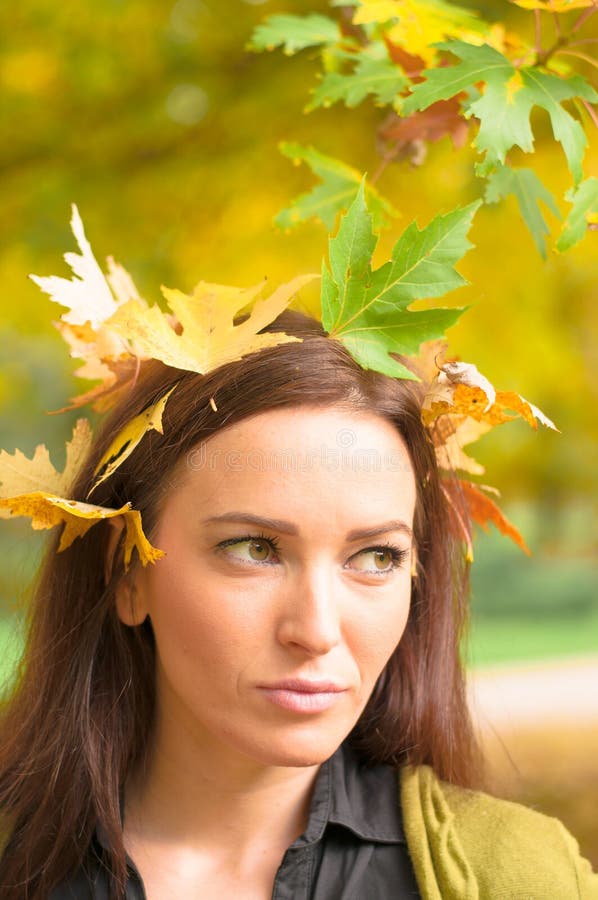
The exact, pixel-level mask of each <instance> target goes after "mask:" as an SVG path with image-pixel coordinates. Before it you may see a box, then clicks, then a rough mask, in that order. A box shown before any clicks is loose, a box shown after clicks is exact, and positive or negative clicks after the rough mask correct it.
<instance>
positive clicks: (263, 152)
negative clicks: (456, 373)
mask: <svg viewBox="0 0 598 900" xmlns="http://www.w3.org/2000/svg"><path fill="white" fill-rule="evenodd" d="M282 6H283V4H282V2H281V0H267V2H262V3H260V2H256V0H247V2H244V0H228V3H227V4H226V9H223V7H222V4H218V3H217V2H216V0H176V2H166V3H165V2H157V0H106V2H104V3H102V4H101V5H100V6H98V4H94V3H92V2H91V0H76V2H74V0H65V2H63V3H60V4H56V3H51V2H50V0H22V2H21V3H20V4H19V5H18V6H17V7H14V6H12V7H10V6H9V5H7V4H4V5H3V6H2V8H0V122H1V123H2V125H1V126H0V127H2V129H3V140H2V141H0V168H1V171H2V199H3V215H2V216H1V217H0V279H1V281H2V301H1V302H2V316H1V319H0V446H1V447H4V448H5V449H7V450H10V451H12V450H13V449H14V447H15V446H18V447H20V448H22V449H23V450H25V451H27V452H29V453H30V452H31V451H32V450H33V448H34V446H35V444H36V443H39V442H45V443H47V444H48V446H49V447H50V449H51V451H52V452H53V454H54V458H55V460H56V462H57V463H62V460H63V455H62V454H63V450H62V449H61V447H62V445H63V442H64V440H65V439H66V438H67V437H68V436H69V434H70V431H71V428H72V423H73V420H74V418H75V416H74V415H73V414H63V415H61V416H54V417H46V416H45V415H44V413H45V411H47V410H52V409H56V408H58V407H60V406H62V405H63V404H64V402H65V400H66V398H67V397H69V396H72V395H73V394H75V393H77V392H78V391H79V390H81V389H83V388H87V387H89V385H88V384H87V383H79V384H78V385H76V384H75V382H74V379H73V378H72V374H71V373H72V371H73V370H74V369H75V368H76V367H77V364H76V363H75V362H74V361H71V360H69V359H68V357H67V356H66V354H65V351H64V347H63V345H62V342H61V340H60V338H59V336H58V334H57V333H56V332H55V331H54V329H53V328H52V326H51V322H52V320H53V319H56V318H57V317H58V316H59V315H60V309H59V308H58V307H55V306H54V305H53V304H52V303H51V302H50V301H49V299H48V298H47V297H46V296H45V295H43V294H42V293H41V292H40V291H39V289H38V288H37V287H35V285H33V283H31V282H30V281H28V279H27V277H26V276H27V274H28V273H30V272H34V273H36V274H39V275H46V274H63V275H66V274H67V268H66V265H65V264H64V263H63V261H62V260H61V255H62V254H63V253H64V252H65V251H66V250H69V249H70V250H72V249H74V242H73V238H72V235H71V233H70V230H69V226H68V221H69V217H70V203H71V202H76V203H77V204H78V206H79V209H80V212H81V215H82V217H83V221H84V223H85V226H86V230H87V236H88V238H89V239H90V241H91V243H92V246H93V248H94V250H95V252H96V255H97V257H98V260H100V261H102V262H103V260H104V258H105V257H106V256H107V255H109V254H112V255H114V256H115V258H116V259H117V260H119V261H120V262H122V263H123V264H124V265H125V267H126V268H127V269H128V270H129V271H130V272H131V273H132V275H133V277H134V279H135V281H136V283H137V285H138V286H139V288H140V289H141V291H142V293H143V294H144V296H145V297H146V298H147V299H148V300H150V301H156V300H157V299H158V296H159V285H160V284H161V283H164V284H166V285H168V286H171V287H179V288H181V289H184V290H188V289H190V288H191V287H192V286H193V284H194V283H195V282H196V281H198V280H199V279H206V280H211V281H220V282H223V283H230V284H239V285H249V284H252V283H255V282H256V281H258V280H260V279H261V278H262V277H263V276H264V275H266V276H268V278H269V279H270V280H271V282H272V283H276V282H278V281H286V280H289V278H290V277H292V276H293V275H295V274H298V273H300V272H307V271H314V267H317V266H319V262H320V259H321V257H322V255H323V253H324V250H325V246H326V235H325V233H324V230H323V229H322V228H321V227H320V226H318V225H316V224H304V225H301V226H299V227H298V228H297V229H295V230H294V231H293V233H292V234H285V233H284V232H282V231H280V230H278V229H276V228H275V227H274V226H273V224H272V220H273V217H274V216H275V214H276V213H277V212H278V211H279V210H280V209H282V208H283V207H285V206H287V205H288V203H289V201H290V199H291V198H292V197H293V196H296V195H297V194H299V193H301V192H303V191H305V190H307V189H309V188H310V187H311V185H312V183H313V181H312V178H311V176H310V175H309V174H308V173H307V172H306V171H304V170H303V169H302V168H295V167H293V166H292V164H291V163H290V162H289V160H287V159H285V158H284V157H283V156H282V155H281V154H280V153H279V152H278V149H277V144H278V142H279V141H281V140H288V141H297V142H299V143H304V144H310V143H313V144H314V145H315V146H317V147H318V149H319V150H320V151H321V152H323V153H329V154H330V155H331V156H336V157H339V158H342V159H344V160H346V161H347V162H348V163H350V164H351V165H353V166H355V167H356V168H357V169H360V170H364V171H365V170H367V171H369V172H373V171H374V170H375V169H376V168H377V165H378V160H377V157H376V151H375V130H376V126H377V124H379V122H380V118H381V115H382V114H381V112H380V111H379V110H377V109H376V107H375V106H374V105H373V104H372V103H371V102H370V101H368V102H366V103H364V104H362V105H361V106H360V107H358V108H356V109H353V110H350V111H347V110H345V109H343V108H342V107H341V106H340V105H338V106H335V107H333V108H331V109H329V110H325V111H323V110H316V111H314V112H312V113H310V114H309V115H305V114H304V113H302V112H301V110H302V109H303V107H304V105H305V102H306V96H307V86H308V85H309V86H311V85H313V84H314V81H315V72H316V69H317V65H316V61H315V59H313V58H311V57H310V53H309V51H306V52H305V53H303V54H301V55H300V56H298V57H297V58H294V59H293V60H292V61H290V62H289V61H286V60H285V59H284V58H283V57H281V56H280V55H279V54H262V55H259V56H257V55H253V54H250V53H247V52H246V51H245V49H244V47H245V43H246V42H247V40H248V39H249V36H250V34H251V32H252V30H253V28H254V26H255V25H256V24H257V23H258V22H259V21H261V19H262V18H263V17H264V16H265V15H267V14H269V13H273V12H280V11H281V10H282ZM478 8H480V9H482V10H483V12H484V13H485V15H487V16H490V17H493V16H494V17H499V16H500V17H505V16H515V17H520V18H521V16H522V11H521V10H517V9H515V8H513V7H512V6H510V5H509V4H507V3H506V2H485V3H483V4H479V5H478ZM327 9H328V6H327V4H326V3H325V2H322V0H310V3H309V4H307V5H306V4H305V2H299V0H285V2H284V10H285V11H287V12H295V13H305V12H308V11H314V12H317V11H325V10H327ZM538 133H539V135H540V139H539V159H538V171H539V173H540V175H541V177H542V180H543V181H544V182H545V183H546V184H547V185H549V186H550V187H551V189H552V190H553V191H554V192H555V194H556V195H557V196H562V194H563V190H564V184H565V178H566V173H565V171H564V169H563V166H562V158H561V152H560V149H559V148H558V147H554V146H553V145H552V144H551V143H550V142H549V141H546V142H545V143H543V141H542V134H546V135H547V134H548V124H547V122H544V121H543V120H542V118H541V117H540V119H539V122H538ZM518 162H519V163H520V164H525V157H524V155H523V154H521V160H519V161H518ZM471 168H472V167H471V155H470V151H469V150H468V149H467V148H464V149H463V150H460V151H458V152H456V151H454V150H453V148H452V145H450V143H449V142H448V139H447V140H443V141H441V142H440V143H439V144H437V145H434V146H432V147H431V148H430V152H429V156H428V159H427V161H426V164H425V166H423V167H421V168H414V167H412V166H411V165H410V164H409V163H408V162H401V163H397V164H394V165H393V166H390V167H389V168H388V169H387V170H386V171H385V172H384V174H383V176H382V177H381V179H380V181H379V187H380V190H381V191H382V193H383V194H384V195H385V196H386V197H388V198H389V199H390V200H391V202H392V203H393V204H394V205H395V206H396V207H397V208H398V209H399V211H400V213H401V214H402V219H401V221H400V222H399V225H398V226H397V227H396V228H395V227H394V226H393V227H391V228H390V229H388V230H387V231H386V232H384V233H383V235H382V238H381V240H380V244H379V249H378V254H379V257H380V259H383V258H384V255H385V254H387V253H388V252H389V250H390V248H391V247H392V244H393V243H394V241H395V240H396V235H397V231H398V229H399V228H401V229H402V228H403V227H404V226H405V225H406V224H407V222H408V221H409V220H410V219H412V218H414V217H417V219H418V221H419V223H420V225H421V224H423V223H425V222H426V221H428V220H429V219H430V218H431V217H432V216H433V215H434V214H436V213H437V212H438V211H439V210H448V209H450V208H452V207H454V206H456V205H457V204H463V203H466V202H469V201H471V200H473V199H475V198H476V197H477V196H478V195H479V193H480V190H481V186H480V184H479V183H477V182H476V180H475V178H474V177H473V176H472V174H471ZM587 171H588V173H591V172H592V171H593V172H594V173H595V172H597V171H598V140H596V138H595V137H594V138H593V140H592V146H591V147H590V150H589V153H588V157H587ZM548 222H549V224H550V225H551V226H552V227H553V228H554V229H556V228H557V222H556V219H554V218H553V217H550V214H549V215H548ZM472 239H473V241H474V243H475V244H476V245H477V250H475V251H472V252H471V253H470V254H469V255H468V256H467V258H466V259H465V261H464V263H463V264H462V265H461V267H460V269H461V271H462V272H463V274H464V275H465V276H466V277H467V278H468V279H469V280H470V282H471V285H470V286H469V287H465V288H462V289H460V290H459V291H456V292H454V294H453V295H451V296H450V297H449V298H448V303H450V304H455V305H470V307H471V308H470V309H469V311H468V313H467V314H466V315H465V316H463V317H462V319H461V320H460V321H459V323H458V324H457V325H456V326H455V327H454V328H452V329H451V331H450V333H449V336H450V338H451V343H452V350H453V351H454V352H455V353H457V354H459V355H460V356H461V357H462V358H463V359H465V360H473V361H475V362H476V363H477V365H478V367H479V368H480V370H481V371H482V372H484V374H486V375H487V377H489V378H490V379H491V381H493V383H494V384H495V386H496V387H498V388H501V389H504V390H509V389H514V390H517V391H519V392H520V393H522V394H523V395H524V396H525V397H527V398H529V399H530V400H531V401H533V402H534V403H536V404H537V405H539V406H540V407H541V408H542V409H544V411H545V412H546V413H547V414H548V415H549V416H550V417H551V418H552V419H554V420H555V421H556V423H557V424H558V426H559V427H560V429H561V430H562V434H561V435H555V434H553V433H548V432H546V431H542V432H540V433H538V434H533V433H532V432H531V431H530V430H529V429H528V428H527V426H526V425H525V424H523V423H516V424H513V425H507V426H505V427H503V428H502V429H497V430H496V432H495V433H493V434H492V435H489V436H488V437H487V438H484V439H483V440H482V441H481V443H480V446H479V449H478V448H477V447H476V456H477V458H479V459H480V461H481V462H483V463H485V464H486V465H487V467H488V472H489V474H488V480H489V482H490V483H491V484H494V485H496V486H498V487H500V488H501V490H502V492H503V496H504V498H505V499H506V500H507V501H509V500H520V501H525V502H526V503H527V504H531V507H532V508H533V509H535V510H537V511H538V512H537V515H535V516H533V515H532V518H531V524H532V526H533V523H534V522H538V523H540V526H542V527H539V528H538V530H537V533H535V536H534V540H532V541H531V543H532V545H533V547H534V549H535V551H536V554H537V560H539V562H531V563H530V562H528V561H527V560H526V558H525V557H523V556H522V555H521V554H520V553H519V551H517V550H516V549H514V548H511V547H508V551H505V552H508V553H509V554H511V555H510V556H509V563H508V579H506V578H505V571H504V570H503V571H502V572H501V568H500V567H501V563H500V553H499V552H498V551H496V553H495V554H494V558H493V559H494V561H490V562H483V561H482V560H481V559H480V561H479V564H478V571H479V572H480V576H479V577H480V578H482V582H474V593H475V594H476V595H477V599H476V603H477V606H478V608H480V607H481V606H483V605H484V604H485V605H486V606H487V607H488V610H490V609H492V610H494V609H500V608H501V604H502V603H509V604H510V605H512V604H514V605H518V604H519V605H521V604H525V603H527V602H528V599H529V598H532V599H533V603H534V604H535V603H536V601H537V598H538V597H539V596H543V597H545V598H548V596H550V598H552V599H550V600H549V602H548V605H549V606H551V605H552V604H553V603H554V604H555V605H557V606H558V604H559V602H563V603H564V604H565V607H563V608H566V604H567V602H568V598H572V599H575V601H576V602H577V603H579V602H581V601H580V596H581V597H585V596H586V592H587V590H588V588H587V585H589V584H590V580H591V578H592V576H593V572H594V570H592V569H591V565H590V561H589V557H590V552H591V550H592V536H591V534H592V532H591V528H584V529H582V530H581V531H579V532H576V537H575V547H574V551H572V550H571V548H570V547H569V546H568V545H567V541H568V540H569V537H568V536H569V535H570V534H571V522H570V515H569V511H570V510H572V509H574V510H579V511H580V512H579V515H580V516H582V517H585V518H587V517H588V510H589V509H590V507H589V500H588V497H590V496H591V494H592V492H593V490H595V487H596V482H595V466H594V465H593V459H594V456H595V448H596V437H597V434H596V432H597V425H596V417H595V414H594V410H595V408H596V400H597V397H596V394H597V379H596V376H595V372H596V360H595V348H596V346H597V338H598V333H597V332H598V326H597V317H596V312H595V310H596V302H595V301H596V299H598V294H597V292H598V279H597V277H596V276H597V275H598V265H597V262H596V260H597V258H598V253H597V248H598V234H597V233H594V234H591V235H589V236H588V237H587V238H586V239H585V240H584V241H583V242H582V243H581V244H580V245H579V246H577V247H575V248H574V249H573V250H571V251H570V252H568V253H567V254H563V255H556V254H554V253H553V254H552V255H550V256H549V259H548V260H547V261H546V262H544V261H542V259H541V258H540V256H539V254H538V253H537V252H536V249H535V247H534V244H533V241H532V239H531V237H530V236H529V233H528V232H527V230H526V228H525V226H524V225H523V223H522V222H521V221H520V219H519V215H518V211H517V208H516V204H515V201H514V200H513V198H510V199H509V200H508V201H507V202H503V203H500V204H497V205H496V206H491V207H486V208H484V209H483V210H482V211H481V212H480V213H479V215H478V217H477V219H476V223H475V225H474V228H473V231H472ZM302 301H303V302H304V303H305V305H306V308H308V309H309V308H314V305H315V304H317V289H316V288H314V289H313V290H312V289H307V290H306V291H305V292H304V293H303V294H302ZM515 518H516V520H517V517H515ZM519 524H523V526H524V527H523V530H524V532H525V523H521V522H520V521H519ZM2 531H3V536H2V537H1V538H0V541H1V543H0V552H2V553H3V558H4V559H5V560H6V561H7V562H6V564H5V565H4V566H3V567H2V570H1V571H0V598H3V599H4V601H5V602H12V601H14V598H15V597H16V596H17V594H18V591H19V588H18V585H19V584H22V583H23V580H22V577H21V576H23V575H24V573H25V571H29V569H30V568H31V567H32V565H33V561H34V559H35V550H31V551H29V550H27V551H25V550H24V549H23V545H24V544H27V546H32V545H30V544H29V542H30V541H31V540H32V537H31V532H30V530H29V528H28V527H27V526H26V525H23V526H22V527H21V524H20V523H17V522H15V523H10V524H8V525H6V526H5V527H3V529H2ZM4 532H6V533H7V535H8V536H5V535H4ZM527 536H529V535H527ZM37 537H38V536H33V540H34V541H35V540H36V539H37ZM501 540H503V541H504V539H501ZM572 552H574V554H576V555H577V556H582V557H583V558H584V562H583V567H582V568H583V573H586V574H583V576H582V575H581V574H579V573H580V572H581V569H580V570H579V572H578V573H577V576H578V577H579V578H581V579H582V581H583V585H582V587H580V584H581V582H577V581H574V582H572V581H571V578H570V577H569V573H570V571H571V569H570V568H567V566H568V565H569V563H568V562H567V560H570V559H571V553H572ZM497 554H498V555H497ZM518 554H519V555H518ZM480 556H481V554H480ZM559 559H561V562H559ZM11 560H14V562H11ZM514 560H516V562H514ZM562 560H565V562H562ZM536 565H540V567H541V569H542V572H543V573H544V574H543V575H541V576H540V575H533V576H532V575H530V574H529V573H531V572H535V571H536V569H535V568H534V566H536ZM530 566H531V567H532V568H530ZM572 566H573V568H575V566H574V564H573V563H572ZM493 567H494V568H493ZM474 569H475V566H474ZM538 571H539V570H538ZM483 572H486V575H485V576H484V575H483ZM526 573H527V574H526ZM499 575H500V577H498V576H499ZM476 577H478V576H476ZM534 578H539V579H544V580H543V581H542V580H541V581H534ZM588 579H590V580H588ZM507 580H508V587H507ZM586 582H587V584H586ZM527 585H529V591H528V595H527V597H528V599H526V595H525V591H526V586H527ZM499 589H500V590H499ZM580 592H581V593H580ZM514 598H519V599H514ZM530 602H531V601H530ZM584 602H585V601H584ZM573 612H574V610H573V608H571V610H570V613H571V615H572V614H573ZM596 644H597V646H598V641H597V642H596Z"/></svg>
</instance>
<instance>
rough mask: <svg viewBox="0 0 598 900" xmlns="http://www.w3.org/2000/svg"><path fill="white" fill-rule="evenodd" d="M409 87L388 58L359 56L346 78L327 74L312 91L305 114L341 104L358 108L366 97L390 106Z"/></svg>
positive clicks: (406, 80) (340, 74) (404, 77)
mask: <svg viewBox="0 0 598 900" xmlns="http://www.w3.org/2000/svg"><path fill="white" fill-rule="evenodd" d="M408 83H409V81H408V79H407V78H406V76H405V75H403V73H402V72H401V70H400V69H399V68H398V66H396V65H395V64H394V63H393V62H391V60H390V59H388V57H386V59H373V58H371V57H368V56H365V55H363V54H361V55H360V56H359V57H358V59H357V65H356V66H355V70H354V71H353V72H351V73H348V74H342V73H341V72H328V73H327V74H326V75H324V77H323V79H322V81H321V83H320V84H319V85H318V87H316V88H314V90H313V91H312V94H313V96H312V99H311V101H310V102H309V104H308V105H307V106H306V107H305V111H306V112H311V110H313V109H316V108H317V107H319V106H324V107H326V106H332V104H333V103H338V102H339V101H340V100H342V101H344V103H345V106H348V107H349V108H350V109H351V108H353V107H355V106H358V105H359V104H360V103H361V102H362V101H363V100H365V98H366V97H367V96H368V95H369V94H373V96H374V100H375V102H376V103H378V104H379V105H381V106H386V105H388V104H393V103H394V101H395V99H396V97H397V95H398V93H399V91H401V90H403V88H405V87H406V85H407V84H408Z"/></svg>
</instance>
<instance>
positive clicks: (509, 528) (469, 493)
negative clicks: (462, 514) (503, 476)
mask: <svg viewBox="0 0 598 900" xmlns="http://www.w3.org/2000/svg"><path fill="white" fill-rule="evenodd" d="M459 484H460V486H461V489H462V491H463V495H464V498H465V501H466V503H467V508H468V510H469V515H470V516H471V518H472V520H473V521H474V522H477V524H478V525H481V527H482V528H483V529H484V531H487V530H488V523H489V522H492V524H493V525H495V526H496V527H497V528H498V530H499V531H500V532H501V534H504V535H506V536H507V537H510V538H511V540H512V541H514V542H515V543H516V544H517V546H518V547H521V549H522V550H523V552H524V553H527V554H528V556H529V555H531V551H530V549H529V547H528V546H527V544H526V543H525V540H524V539H523V536H522V535H521V533H520V532H519V531H518V529H517V528H516V527H515V526H514V525H513V523H512V522H509V520H508V519H507V517H506V516H505V515H504V514H503V513H502V512H501V510H500V508H499V507H498V506H497V505H496V503H495V502H494V500H492V499H491V498H490V497H488V496H487V495H486V494H483V493H482V491H481V490H480V488H479V487H478V485H476V484H473V483H472V482H471V481H460V482H459ZM486 490H489V488H486Z"/></svg>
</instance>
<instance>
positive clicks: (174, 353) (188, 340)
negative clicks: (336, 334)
mask: <svg viewBox="0 0 598 900" xmlns="http://www.w3.org/2000/svg"><path fill="white" fill-rule="evenodd" d="M317 277H318V276H317V275H301V276H299V277H297V278H294V279H293V280H292V281H291V282H289V283H288V284H283V285H281V286H280V287H278V288H277V289H276V290H275V291H274V292H273V293H272V294H271V295H270V296H269V297H267V298H265V299H258V300H256V301H255V302H254V304H253V306H252V308H251V312H250V313H249V315H248V317H247V318H246V319H245V320H244V321H243V322H241V323H240V324H237V325H235V324H234V318H235V316H236V315H237V314H238V313H239V312H240V311H241V310H243V309H244V308H245V307H246V306H247V305H248V304H249V303H251V302H252V301H254V300H255V298H256V297H257V295H258V294H259V293H260V291H261V290H262V287H263V285H262V284H259V285H256V286H255V287H252V288H245V289H243V288H236V287H227V286H225V285H218V284H209V283H207V282H204V281H201V282H200V283H199V284H198V285H197V287H196V288H195V290H194V291H193V293H192V294H191V295H190V296H189V295H187V294H184V293H182V292H181V291H178V290H171V289H169V288H162V291H163V293H164V296H165V298H166V300H167V302H168V305H169V307H170V309H171V310H172V312H173V313H174V316H175V317H176V320H177V322H178V323H179V325H180V331H181V333H180V334H179V333H178V330H175V328H174V327H173V324H172V321H171V320H170V319H169V317H168V316H166V315H165V314H164V313H163V312H162V311H161V310H160V308H159V307H158V306H152V307H149V308H145V309H144V308H143V307H141V306H140V305H139V304H136V303H131V302H129V303H125V304H124V305H123V306H121V307H120V308H119V309H118V310H117V311H116V313H114V315H113V316H112V317H111V318H110V319H109V321H108V323H107V324H108V326H109V327H110V328H111V329H113V330H114V331H116V332H117V333H119V334H120V335H121V336H122V337H123V338H125V339H127V340H130V341H132V342H134V344H135V346H136V347H137V348H139V349H140V351H141V353H142V354H143V355H144V356H145V357H146V358H152V359H159V360H161V361H162V362H163V363H165V365H167V366H173V367H174V368H177V369H184V370H185V371H191V372H199V373H202V374H204V373H205V372H208V371H210V370H212V369H215V368H217V367H218V366H220V365H223V364H224V363H228V362H233V361H234V360H237V359H241V357H242V356H245V355H246V354H248V353H253V352H255V351H257V350H262V349H263V348H265V347H272V346H274V345H276V344H282V343H287V342H291V341H297V340H300V338H296V337H294V336H291V335H287V334H284V333H283V332H277V333H269V334H258V333H257V332H258V331H260V329H262V328H264V327H265V326H266V325H268V324H269V323H270V322H272V321H273V320H274V319H275V318H276V317H277V316H278V315H279V314H280V313H281V312H282V311H283V310H284V309H286V307H287V306H288V305H289V303H290V302H291V300H292V299H293V297H294V296H295V294H296V293H297V291H298V290H299V289H300V288H301V287H303V285H305V284H307V283H308V282H309V281H312V280H313V279H314V278H317Z"/></svg>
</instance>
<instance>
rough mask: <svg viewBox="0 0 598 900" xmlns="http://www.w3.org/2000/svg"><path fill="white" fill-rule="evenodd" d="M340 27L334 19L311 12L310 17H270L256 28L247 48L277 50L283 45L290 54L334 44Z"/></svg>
mask: <svg viewBox="0 0 598 900" xmlns="http://www.w3.org/2000/svg"><path fill="white" fill-rule="evenodd" d="M340 36H341V35H340V30H339V27H338V24H337V23H336V22H335V21H334V19H329V18H328V17H327V16H322V15H319V14H318V13H311V14H310V15H307V16H293V15H274V16H269V17H268V18H267V19H266V20H265V21H264V22H262V23H261V24H260V25H258V26H257V27H256V29H255V30H254V32H253V34H252V36H251V40H250V41H249V43H248V45H247V49H248V50H256V51H261V50H274V48H275V47H282V48H283V52H284V53H285V54H286V55H287V56H292V55H293V54H294V53H297V51H298V50H304V49H305V48H306V47H318V46H320V45H321V44H329V43H335V42H336V41H338V40H339V38H340Z"/></svg>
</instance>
